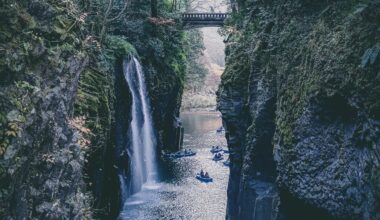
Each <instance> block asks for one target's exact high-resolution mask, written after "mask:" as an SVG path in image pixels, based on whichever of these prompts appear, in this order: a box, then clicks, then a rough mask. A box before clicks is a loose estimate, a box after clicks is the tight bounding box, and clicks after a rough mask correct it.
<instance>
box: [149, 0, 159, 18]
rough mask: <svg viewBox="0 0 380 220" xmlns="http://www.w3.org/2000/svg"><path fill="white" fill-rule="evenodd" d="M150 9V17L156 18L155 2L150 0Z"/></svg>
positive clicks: (155, 0)
mask: <svg viewBox="0 0 380 220" xmlns="http://www.w3.org/2000/svg"><path fill="white" fill-rule="evenodd" d="M150 9H151V16H152V17H157V16H158V10H157V0H150Z"/></svg>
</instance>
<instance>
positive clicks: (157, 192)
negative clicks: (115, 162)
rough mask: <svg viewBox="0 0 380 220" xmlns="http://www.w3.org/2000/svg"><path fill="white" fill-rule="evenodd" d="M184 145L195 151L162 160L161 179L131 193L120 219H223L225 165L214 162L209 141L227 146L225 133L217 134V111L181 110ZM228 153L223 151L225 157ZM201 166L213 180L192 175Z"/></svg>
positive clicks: (225, 179) (226, 177) (225, 188)
mask: <svg viewBox="0 0 380 220" xmlns="http://www.w3.org/2000/svg"><path fill="white" fill-rule="evenodd" d="M181 118H182V122H183V126H184V128H185V136H184V148H187V149H189V148H190V149H193V150H196V151H197V155H195V156H194V157H188V158H181V159H175V160H167V161H163V162H161V165H160V170H161V172H160V176H161V181H160V183H158V184H155V185H149V186H144V189H143V190H142V191H141V192H139V193H137V194H135V195H133V196H131V197H130V198H128V199H127V201H126V202H125V207H124V211H123V213H121V214H120V219H123V220H125V219H136V220H140V219H141V220H150V219H175V220H177V219H186V220H187V219H189V220H191V219H194V220H214V219H215V220H219V219H225V211H226V201H227V183H228V174H229V169H228V167H226V166H224V165H223V163H222V161H220V162H214V161H213V160H212V154H211V153H210V148H211V146H212V145H219V146H222V147H224V148H225V147H226V141H225V138H224V133H222V134H217V133H216V129H217V128H218V127H220V126H221V124H222V122H221V118H220V117H218V114H217V113H182V114H181ZM227 157H228V155H225V159H227ZM200 169H203V170H205V171H208V172H209V174H210V176H211V177H213V178H214V181H213V182H212V183H201V182H200V181H198V180H197V179H195V175H196V173H197V172H199V170H200Z"/></svg>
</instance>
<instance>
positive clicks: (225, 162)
mask: <svg viewBox="0 0 380 220" xmlns="http://www.w3.org/2000/svg"><path fill="white" fill-rule="evenodd" d="M223 164H224V166H226V167H229V166H231V161H230V160H226V161H223Z"/></svg>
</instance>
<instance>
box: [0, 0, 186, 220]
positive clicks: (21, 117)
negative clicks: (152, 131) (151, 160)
mask: <svg viewBox="0 0 380 220" xmlns="http://www.w3.org/2000/svg"><path fill="white" fill-rule="evenodd" d="M81 9H82V8H80V6H79V5H76V2H74V1H70V2H61V1H50V0H43V1H24V0H23V1H17V2H14V3H12V4H11V3H9V4H4V5H1V6H0V12H1V13H0V18H1V19H0V219H98V218H101V219H114V218H116V216H117V215H118V211H119V208H120V205H121V203H120V186H119V180H118V177H117V172H116V171H117V170H118V169H119V168H120V169H124V170H126V172H128V169H129V168H128V158H127V157H119V156H120V154H121V153H122V152H118V151H117V149H116V144H115V143H116V142H117V141H118V140H117V138H116V133H117V132H115V131H116V130H117V128H118V126H119V127H122V130H121V133H124V132H126V130H127V129H128V124H129V123H128V122H129V107H130V97H129V92H128V91H127V90H128V88H127V87H126V85H125V83H124V84H123V81H124V79H122V78H121V77H120V72H121V71H122V70H121V62H120V61H121V59H122V58H123V56H125V55H128V54H134V55H136V53H137V52H136V50H135V49H134V48H133V46H131V45H130V44H129V43H128V42H127V41H126V37H130V39H129V40H130V41H131V42H132V41H133V44H134V45H135V46H136V48H137V50H138V52H139V55H140V58H141V59H142V60H143V61H144V64H146V69H147V71H146V73H147V78H149V83H150V85H149V86H148V87H149V89H150V94H151V96H152V97H151V99H152V105H153V108H154V109H153V112H154V114H155V119H156V125H157V127H158V130H159V131H160V133H162V134H165V135H166V136H167V138H166V139H165V138H162V137H165V135H161V136H159V137H160V138H161V139H160V140H162V141H160V145H159V146H160V147H162V146H166V145H169V144H166V143H168V140H171V139H170V135H171V134H172V131H173V130H174V124H173V123H171V122H173V121H175V120H174V119H175V117H174V116H175V115H177V114H178V106H179V103H180V94H181V91H182V79H183V75H182V74H183V72H184V69H181V68H180V66H181V65H179V64H178V65H176V63H175V62H174V57H176V56H178V54H179V53H180V52H181V51H182V49H183V47H182V43H183V42H182V40H183V38H181V36H182V35H181V32H178V31H176V28H177V27H176V26H162V27H157V29H154V26H155V25H154V24H150V23H149V21H148V20H147V19H146V17H147V16H148V15H143V16H144V17H143V18H142V19H140V20H139V21H136V22H137V23H138V22H143V23H145V26H144V27H145V28H144V29H142V30H141V32H140V33H138V34H137V33H133V32H128V33H121V34H120V33H119V35H118V36H116V35H113V34H116V33H114V32H112V33H107V34H106V35H105V37H104V39H103V42H101V43H100V42H99V41H97V38H95V37H94V36H91V34H94V33H92V32H90V30H89V29H88V26H91V25H92V23H91V22H93V20H91V19H92V18H88V17H86V15H87V14H86V13H84V12H81ZM83 10H85V9H83ZM90 16H92V15H90ZM86 18H88V19H86ZM131 23H133V22H131ZM87 24H88V26H87ZM113 25H114V24H113ZM117 25H121V27H125V25H126V24H124V23H123V24H115V26H117ZM91 27H92V26H91ZM119 28H120V26H119ZM151 28H152V30H156V31H155V32H154V35H155V37H156V38H157V39H160V38H161V40H160V41H158V40H156V41H154V42H156V43H157V42H159V44H160V45H161V47H159V48H152V46H149V47H147V48H150V50H144V49H143V47H142V46H141V45H138V42H136V41H134V40H133V39H137V38H139V39H140V40H141V39H142V38H144V37H145V38H144V40H145V41H148V39H149V38H153V34H152V33H151V32H149V30H150V29H151ZM123 29H124V28H123ZM115 32H116V31H115ZM170 32H175V33H176V34H177V35H175V34H171V33H170ZM135 34H136V36H134V35H135ZM166 34H167V35H169V36H171V37H172V38H166V37H165V35H166ZM122 35H123V36H122ZM146 45H148V44H146ZM149 45H151V44H149ZM172 47H175V49H173V48H172ZM162 50H163V51H166V52H167V53H165V54H162V55H161V56H160V58H158V59H157V60H156V61H152V60H153V58H154V57H151V53H158V52H157V51H162ZM169 52H171V53H169ZM164 58H165V62H164V61H163V60H164ZM178 60H181V59H178ZM149 63H152V64H149ZM157 82H158V83H157ZM118 83H121V84H123V85H121V86H120V84H118ZM152 94H154V95H152ZM168 94H169V95H170V96H168ZM116 97H118V99H117V98H116ZM171 97H172V98H171ZM116 112H117V113H118V114H119V115H117V113H116ZM115 116H116V117H118V119H120V117H121V118H123V120H120V121H116V119H115ZM119 116H120V117H119ZM166 124H169V125H172V126H167V127H165V126H164V125H166ZM122 141H125V140H121V142H122ZM119 153H120V154H119Z"/></svg>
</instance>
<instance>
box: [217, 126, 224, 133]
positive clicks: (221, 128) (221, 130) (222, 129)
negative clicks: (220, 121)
mask: <svg viewBox="0 0 380 220" xmlns="http://www.w3.org/2000/svg"><path fill="white" fill-rule="evenodd" d="M223 131H224V127H223V126H221V127H220V128H218V129H216V132H217V133H221V132H223Z"/></svg>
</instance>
